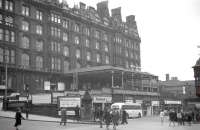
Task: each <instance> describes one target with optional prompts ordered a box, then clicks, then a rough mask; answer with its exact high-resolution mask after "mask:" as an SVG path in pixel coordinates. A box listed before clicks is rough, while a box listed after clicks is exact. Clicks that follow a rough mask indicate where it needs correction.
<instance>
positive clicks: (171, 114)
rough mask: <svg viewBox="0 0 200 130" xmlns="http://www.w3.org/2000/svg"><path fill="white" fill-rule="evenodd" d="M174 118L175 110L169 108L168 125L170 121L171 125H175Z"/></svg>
mask: <svg viewBox="0 0 200 130" xmlns="http://www.w3.org/2000/svg"><path fill="white" fill-rule="evenodd" d="M175 119H176V113H175V111H174V110H170V112H169V126H171V123H173V126H175Z"/></svg>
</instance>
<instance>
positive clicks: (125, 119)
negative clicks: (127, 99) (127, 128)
mask: <svg viewBox="0 0 200 130" xmlns="http://www.w3.org/2000/svg"><path fill="white" fill-rule="evenodd" d="M124 123H126V124H128V122H127V112H126V111H125V110H124V109H122V123H121V124H124Z"/></svg>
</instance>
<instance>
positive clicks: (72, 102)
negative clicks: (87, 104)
mask: <svg viewBox="0 0 200 130" xmlns="http://www.w3.org/2000/svg"><path fill="white" fill-rule="evenodd" d="M59 105H60V106H59V107H60V108H61V107H65V108H66V107H76V106H77V105H78V106H79V107H80V105H81V98H80V97H59Z"/></svg>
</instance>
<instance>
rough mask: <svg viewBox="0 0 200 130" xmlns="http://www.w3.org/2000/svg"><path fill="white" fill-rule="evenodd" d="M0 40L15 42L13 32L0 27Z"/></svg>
mask: <svg viewBox="0 0 200 130" xmlns="http://www.w3.org/2000/svg"><path fill="white" fill-rule="evenodd" d="M0 41H6V42H12V43H13V42H15V32H14V31H10V30H7V29H2V28H0Z"/></svg>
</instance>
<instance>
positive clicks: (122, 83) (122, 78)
mask: <svg viewBox="0 0 200 130" xmlns="http://www.w3.org/2000/svg"><path fill="white" fill-rule="evenodd" d="M122 89H123V93H122V100H123V102H125V98H124V91H125V89H124V72H123V71H122Z"/></svg>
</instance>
